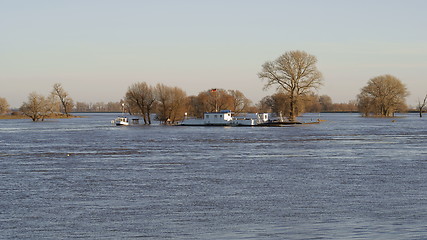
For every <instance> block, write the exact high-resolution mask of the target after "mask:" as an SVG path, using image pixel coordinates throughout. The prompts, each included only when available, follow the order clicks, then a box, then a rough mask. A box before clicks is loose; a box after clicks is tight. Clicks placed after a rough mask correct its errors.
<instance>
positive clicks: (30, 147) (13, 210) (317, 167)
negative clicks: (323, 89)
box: [0, 114, 427, 239]
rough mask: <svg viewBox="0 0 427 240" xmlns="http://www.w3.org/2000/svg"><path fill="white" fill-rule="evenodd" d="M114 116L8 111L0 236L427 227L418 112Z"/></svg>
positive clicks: (278, 235) (425, 136)
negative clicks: (262, 118) (171, 119)
mask: <svg viewBox="0 0 427 240" xmlns="http://www.w3.org/2000/svg"><path fill="white" fill-rule="evenodd" d="M114 117H115V116H114V115H111V114H89V115H88V117H87V118H76V119H61V120H49V121H45V122H39V123H33V122H31V121H30V120H0V226H1V227H0V236H1V237H0V238H6V239H69V238H84V239H132V238H145V239H425V238H427V150H426V146H427V128H426V126H427V119H425V118H422V119H420V118H419V117H417V115H416V114H407V115H403V116H401V117H399V118H396V119H377V118H361V117H359V116H358V115H357V114H322V115H321V116H320V117H321V118H322V119H326V120H327V121H326V122H323V123H321V124H315V125H298V126H290V127H281V128H276V127H271V128H265V127H234V128H232V127H166V126H158V125H157V126H156V125H155V126H143V125H139V126H127V127H116V126H112V125H111V124H110V121H111V120H112V119H113V118H114ZM318 117H319V116H318V115H317V114H316V115H310V114H307V115H305V117H304V118H305V119H306V120H310V118H318Z"/></svg>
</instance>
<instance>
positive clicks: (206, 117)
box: [181, 110, 233, 126]
mask: <svg viewBox="0 0 427 240" xmlns="http://www.w3.org/2000/svg"><path fill="white" fill-rule="evenodd" d="M232 122H233V118H232V117H231V111H230V110H221V111H219V112H206V113H204V114H203V119H199V118H195V119H194V118H193V119H186V120H184V121H183V122H182V123H181V125H185V126H228V125H231V124H232Z"/></svg>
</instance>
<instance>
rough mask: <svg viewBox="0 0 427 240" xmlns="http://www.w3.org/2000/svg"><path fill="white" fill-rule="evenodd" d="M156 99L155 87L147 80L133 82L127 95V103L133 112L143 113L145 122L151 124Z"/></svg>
mask: <svg viewBox="0 0 427 240" xmlns="http://www.w3.org/2000/svg"><path fill="white" fill-rule="evenodd" d="M155 100H156V99H155V96H154V91H153V87H151V86H149V85H148V84H147V83H145V82H140V83H134V84H132V85H131V86H130V87H129V88H128V91H127V92H126V96H125V102H126V105H127V106H129V107H130V108H131V109H132V112H134V113H139V114H141V116H142V117H143V119H144V123H145V124H151V117H150V114H151V112H152V109H153V105H154V102H155Z"/></svg>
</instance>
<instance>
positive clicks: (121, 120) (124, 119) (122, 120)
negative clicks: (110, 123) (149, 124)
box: [114, 117, 129, 126]
mask: <svg viewBox="0 0 427 240" xmlns="http://www.w3.org/2000/svg"><path fill="white" fill-rule="evenodd" d="M114 123H115V124H116V126H127V125H129V119H128V118H127V117H117V118H116V119H115V120H114Z"/></svg>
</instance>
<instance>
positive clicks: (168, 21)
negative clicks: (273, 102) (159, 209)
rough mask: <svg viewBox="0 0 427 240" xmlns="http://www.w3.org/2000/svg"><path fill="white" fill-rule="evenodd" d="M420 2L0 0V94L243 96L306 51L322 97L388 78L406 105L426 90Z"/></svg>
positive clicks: (426, 37) (425, 28)
mask: <svg viewBox="0 0 427 240" xmlns="http://www.w3.org/2000/svg"><path fill="white" fill-rule="evenodd" d="M426 9H427V1H424V0H407V1H403V0H401V1H393V0H386V1H382V0H375V1H371V0H370V1H365V0H358V1H350V0H348V1H344V0H336V1H335V0H322V1H318V0H312V1H310V0H302V1H286V0H281V1H273V0H270V1H269V0H259V1H253V0H252V1H251V0H247V1H244V0H234V1H233V0H227V1H222V0H215V1H213V0H212V1H190V0H187V1H186V0H181V1H161V0H155V1H143V0H133V1H132V0H124V1H119V0H116V1H111V0H72V1H70V0H55V1H50V0H37V1H33V0H17V1H12V0H0V33H1V37H0V83H1V86H0V97H5V98H6V99H7V100H8V101H9V103H10V105H12V106H13V107H19V106H20V105H21V104H22V102H24V101H26V98H27V96H28V94H29V93H30V92H32V91H36V92H38V93H40V94H48V93H49V91H50V90H51V88H52V85H53V84H54V83H57V82H59V83H62V85H63V87H64V88H65V90H67V91H68V92H69V93H70V95H71V97H72V98H73V99H74V100H75V101H85V102H97V101H104V102H108V101H118V100H120V99H121V98H122V97H123V96H124V94H125V92H126V89H127V87H128V86H129V85H131V84H132V83H135V82H139V81H146V82H148V83H150V84H156V83H164V84H166V85H169V86H178V87H181V88H182V89H184V90H185V91H186V92H187V94H189V95H193V94H197V93H199V92H200V91H203V90H207V89H209V88H224V89H238V90H241V91H242V92H243V93H244V94H245V95H246V96H247V97H248V98H250V99H252V100H253V101H254V102H257V101H259V100H260V99H261V98H262V97H264V96H266V95H269V94H271V93H273V90H270V91H263V90H262V88H263V82H262V81H261V80H260V79H258V77H257V73H258V72H259V71H260V70H261V65H262V64H263V63H264V62H265V61H267V60H274V59H275V58H277V57H278V56H280V55H281V54H283V53H284V52H286V51H290V50H304V51H306V52H308V53H310V54H312V55H315V56H316V57H317V58H318V61H319V62H318V68H319V70H320V71H321V72H322V73H323V75H324V86H323V87H322V88H320V89H319V91H318V94H327V95H329V96H331V97H332V99H333V101H334V102H347V101H349V100H352V99H355V98H356V95H357V94H358V93H359V91H360V88H362V87H363V86H364V85H365V84H366V83H367V81H368V80H369V79H370V78H372V77H375V76H378V75H382V74H391V75H394V76H396V77H398V78H399V79H401V80H402V82H404V83H405V84H406V86H407V87H408V90H409V91H410V92H411V95H410V96H409V97H408V103H409V104H411V105H415V104H416V102H417V99H418V98H421V97H423V96H424V95H425V94H426V93H427V14H425V11H426Z"/></svg>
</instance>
